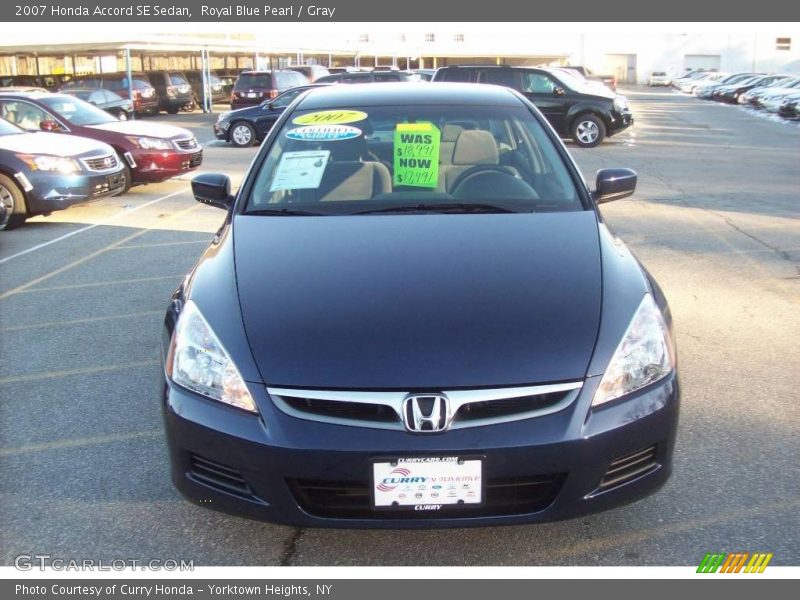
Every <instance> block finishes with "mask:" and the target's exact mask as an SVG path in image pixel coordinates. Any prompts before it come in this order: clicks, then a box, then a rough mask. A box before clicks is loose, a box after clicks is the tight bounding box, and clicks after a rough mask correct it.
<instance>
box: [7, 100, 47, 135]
mask: <svg viewBox="0 0 800 600" xmlns="http://www.w3.org/2000/svg"><path fill="white" fill-rule="evenodd" d="M0 116H2V117H3V118H4V119H6V120H7V121H10V122H11V123H13V124H14V125H17V126H18V127H21V128H22V129H25V130H26V131H38V130H40V129H41V128H42V121H52V117H50V116H49V115H48V114H47V113H46V112H45V111H43V110H42V109H41V108H39V107H38V106H35V105H33V104H30V103H28V102H20V101H9V102H3V110H2V115H0Z"/></svg>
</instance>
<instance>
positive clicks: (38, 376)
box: [0, 360, 159, 385]
mask: <svg viewBox="0 0 800 600" xmlns="http://www.w3.org/2000/svg"><path fill="white" fill-rule="evenodd" d="M157 364H159V361H157V360H143V361H139V362H130V363H123V364H118V365H104V366H102V367H84V368H82V369H66V370H63V371H48V372H46V373H30V374H28V375H10V376H9V377H0V385H5V384H8V383H20V382H27V381H41V380H43V379H54V378H57V377H69V376H70V375H91V374H94V373H106V372H108V371H122V370H124V369H137V368H140V367H152V366H155V365H157Z"/></svg>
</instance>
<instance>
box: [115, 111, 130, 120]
mask: <svg viewBox="0 0 800 600" xmlns="http://www.w3.org/2000/svg"><path fill="white" fill-rule="evenodd" d="M116 117H117V118H118V119H119V120H120V121H127V120H128V113H126V112H125V111H124V110H121V111H119V112H117V114H116Z"/></svg>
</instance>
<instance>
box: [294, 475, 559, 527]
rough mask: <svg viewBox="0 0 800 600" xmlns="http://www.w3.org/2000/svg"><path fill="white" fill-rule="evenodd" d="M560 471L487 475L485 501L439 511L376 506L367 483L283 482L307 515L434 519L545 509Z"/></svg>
mask: <svg viewBox="0 0 800 600" xmlns="http://www.w3.org/2000/svg"><path fill="white" fill-rule="evenodd" d="M564 479H565V475H564V474H563V473H559V474H554V475H537V476H533V477H514V478H497V479H489V480H488V481H487V482H486V489H485V498H484V503H483V504H482V505H481V506H477V507H474V508H473V507H470V508H460V507H459V508H452V509H450V510H448V509H447V508H446V507H445V508H442V509H441V510H440V511H414V510H412V509H411V508H409V509H405V510H375V509H373V508H372V498H371V496H370V494H371V490H370V487H369V484H368V483H365V482H359V481H326V480H319V479H287V480H286V483H287V484H288V485H289V489H290V490H291V492H292V494H293V495H294V497H295V500H296V501H297V503H298V504H299V505H300V507H301V508H302V509H303V510H304V511H305V512H307V513H308V514H310V515H313V516H316V517H327V518H334V519H431V518H433V519H436V518H440V519H441V518H459V517H462V518H467V517H485V516H494V515H523V514H528V513H534V512H539V511H541V510H544V509H545V508H547V507H548V506H550V504H552V503H553V501H554V500H555V499H556V496H558V493H559V491H561V486H562V484H563V483H564Z"/></svg>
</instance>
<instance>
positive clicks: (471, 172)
mask: <svg viewBox="0 0 800 600" xmlns="http://www.w3.org/2000/svg"><path fill="white" fill-rule="evenodd" d="M482 173H501V174H503V175H508V176H509V177H514V178H516V177H517V175H516V173H514V171H513V169H511V168H510V167H506V166H505V165H475V166H472V167H470V168H469V169H467V170H466V171H464V172H463V173H461V174H460V175H459V176H458V177H456V179H455V181H454V182H453V185H452V186H451V187H450V193H451V194H455V193H456V191H457V190H458V188H459V187H460V186H462V185H464V182H465V181H466V180H467V179H470V178H471V177H475V176H476V175H480V174H482Z"/></svg>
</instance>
